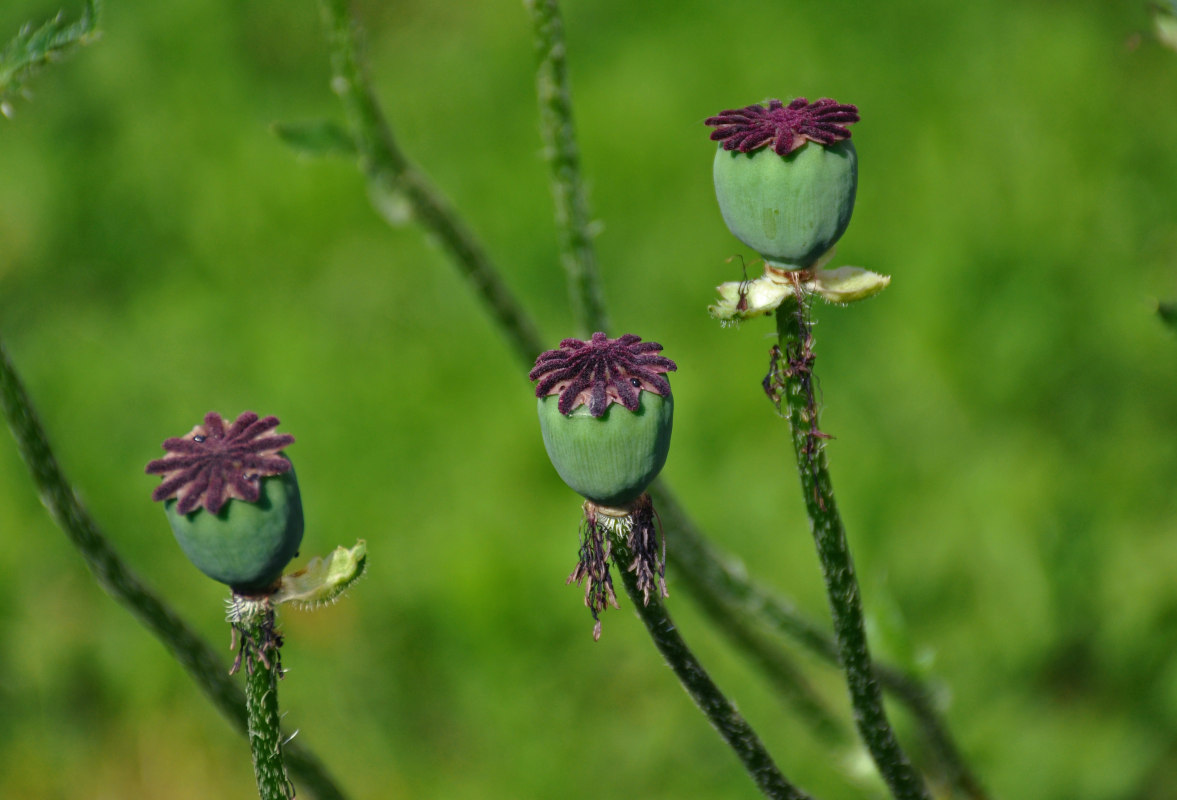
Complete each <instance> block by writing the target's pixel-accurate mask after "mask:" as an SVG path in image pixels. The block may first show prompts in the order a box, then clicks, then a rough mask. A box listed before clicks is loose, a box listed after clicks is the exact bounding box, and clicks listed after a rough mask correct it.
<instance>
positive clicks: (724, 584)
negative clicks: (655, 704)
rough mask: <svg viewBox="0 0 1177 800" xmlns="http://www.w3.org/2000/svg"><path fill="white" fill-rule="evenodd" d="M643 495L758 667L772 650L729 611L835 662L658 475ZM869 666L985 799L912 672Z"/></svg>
mask: <svg viewBox="0 0 1177 800" xmlns="http://www.w3.org/2000/svg"><path fill="white" fill-rule="evenodd" d="M650 496H651V497H653V498H654V504H655V505H656V506H657V507H658V514H659V516H660V518H661V519H662V525H663V529H664V530H665V532H666V539H667V545H666V555H667V560H668V561H669V562H670V566H671V567H672V568H674V569H675V571H676V572H677V574H678V575H679V577H680V579H681V580H682V581H683V582H684V584H685V588H686V589H687V591H688V592H689V593H690V594H691V595H692V596H694V597H695V599H696V602H698V604H699V606H700V608H701V609H702V610H703V612H704V613H706V614H707V615H708V616H710V617H711V619H712V620H713V621H714V622H715V625H716V627H717V628H718V629H719V630H720V631H721V632H723V633H724V634H726V635H728V636H729V638H731V639H732V640H733V641H734V642H735V643H736V644H737V645H738V646H741V647H742V648H743V649H744V650H745V652H746V653H747V654H748V656H749V658H751V659H752V660H753V661H754V662H756V663H759V664H761V665H762V666H764V668H765V669H766V670H771V669H772V667H771V665H772V663H773V659H772V656H771V654H770V653H768V652H766V650H765V648H767V647H769V645H768V643H766V642H763V641H757V640H751V641H750V642H741V641H740V640H739V639H738V638H737V637H736V636H735V635H734V633H733V632H732V631H731V630H730V629H729V626H730V624H731V620H733V619H736V620H741V619H743V620H752V619H759V620H762V621H763V622H764V623H765V624H767V625H769V626H770V627H772V628H773V629H774V630H776V631H777V632H778V633H780V634H781V635H783V636H785V637H786V638H788V639H791V640H793V641H795V642H796V643H798V644H799V645H801V646H802V647H803V648H805V649H806V650H808V651H809V652H811V653H813V654H814V655H816V656H818V657H819V658H821V659H822V660H824V661H826V662H828V663H830V664H832V665H833V666H839V656H838V644H837V642H835V641H834V637H833V636H831V635H830V634H829V633H827V632H826V631H825V630H823V629H822V627H821V626H820V625H819V624H818V623H817V622H815V621H813V620H811V619H808V618H807V617H806V616H805V615H804V614H802V613H801V612H800V611H799V610H798V609H797V608H796V607H795V606H794V605H793V604H792V603H790V602H789V601H788V600H787V599H785V598H784V597H781V596H780V595H778V594H776V593H774V592H772V591H770V590H769V589H767V588H766V587H764V586H762V585H760V584H759V583H757V582H756V581H754V580H752V579H751V578H749V577H748V571H747V568H746V567H745V566H744V564H743V562H741V561H740V560H739V559H738V558H736V557H734V556H731V555H729V554H728V553H725V552H723V551H722V550H720V549H719V548H717V547H715V546H714V545H713V544H711V542H709V541H708V539H707V537H706V536H704V535H703V533H702V532H701V531H699V530H698V529H697V528H696V527H695V524H694V522H693V521H692V520H691V519H690V517H688V516H687V514H686V512H685V511H684V510H683V508H682V506H681V505H680V504H679V502H678V500H677V499H676V498H675V496H674V493H673V492H671V491H670V488H669V487H668V486H666V484H665V482H664V481H662V480H661V479H659V480H657V481H655V482H654V485H653V486H651V487H650ZM874 669H875V678H876V679H877V680H878V682H879V685H880V686H881V687H882V688H883V689H884V690H886V691H887V692H888V693H890V694H891V695H892V696H893V697H894V698H895V699H896V700H898V701H899V702H900V703H902V704H903V705H904V706H906V707H907V709H908V711H909V712H910V713H911V715H912V717H913V718H914V720H915V722H916V725H917V727H918V729H919V730H920V733H921V734H922V735H923V737H924V740H925V742H926V743H927V745H928V747H929V749H930V753H931V755H932V762H933V765H934V767H935V769H936V771H937V773H938V774H940V775H941V776H942V777H943V780H944V782H945V783H946V784H947V785H949V786H951V787H953V790H954V791H955V792H956V794H957V795H958V796H960V797H967V798H970V800H988V794H987V793H986V791H985V789H984V787H982V786H981V783H980V781H979V780H978V779H977V777H976V776H975V775H974V774H973V772H972V770H971V769H969V766H968V764H967V763H966V762H965V759H964V756H963V755H961V752H960V749H959V748H958V747H957V745H956V742H955V741H954V740H953V738H952V733H951V732H950V731H949V730H948V726H947V724H946V723H945V722H944V720H943V719H942V718H941V716H940V713H939V712H938V711H937V710H936V702H935V700H934V698H933V696H932V692H931V691H930V690H929V689H928V688H927V687H926V686H924V684H923V683H922V682H921V681H920V679H919V678H917V677H916V676H914V675H910V674H908V673H907V672H905V671H903V670H902V669H900V668H899V667H896V666H892V665H890V664H884V663H875V664H874ZM766 674H767V675H768V676H769V678H770V680H774V681H775V680H777V679H778V676H775V675H774V674H773V673H772V672H771V671H767V672H766Z"/></svg>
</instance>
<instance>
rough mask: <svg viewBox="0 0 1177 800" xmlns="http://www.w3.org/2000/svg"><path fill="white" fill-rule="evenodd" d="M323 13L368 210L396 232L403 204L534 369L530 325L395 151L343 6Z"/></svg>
mask: <svg viewBox="0 0 1177 800" xmlns="http://www.w3.org/2000/svg"><path fill="white" fill-rule="evenodd" d="M321 6H322V11H323V18H324V22H325V24H326V27H327V36H328V39H329V44H330V47H331V68H332V72H333V74H332V79H331V86H332V88H333V89H334V90H335V92H336V94H338V95H339V99H340V100H341V101H342V102H343V107H344V110H345V112H346V113H347V117H348V123H349V125H350V126H351V133H352V136H353V137H354V138H355V143H356V147H357V149H358V150H359V154H360V169H361V170H362V171H363V173H364V175H365V176H366V177H367V179H368V187H369V193H370V194H371V196H372V198H373V206H374V207H375V208H376V210H377V211H378V212H380V213H381V214H383V215H384V216H385V219H386V220H387V221H388V222H389V223H390V224H394V225H395V224H397V223H398V222H399V220H397V219H395V218H393V217H391V216H389V214H388V208H389V207H390V205H393V204H394V200H395V199H396V198H403V200H404V201H405V202H406V203H407V204H408V206H409V208H410V209H412V213H413V215H414V217H415V218H416V220H417V222H418V223H420V225H421V226H422V227H423V228H425V229H426V230H428V231H429V232H430V233H432V234H433V235H434V236H436V237H437V240H438V242H440V243H441V246H442V248H443V249H444V250H445V251H446V252H447V253H448V254H449V256H450V260H451V261H452V262H453V264H454V266H456V267H457V268H458V269H459V270H460V271H461V272H462V274H463V276H464V277H465V278H466V279H467V280H468V281H469V282H470V284H471V285H472V286H473V287H474V291H475V292H476V293H477V294H478V295H479V296H480V297H481V298H482V300H483V302H484V303H485V304H486V306H487V308H488V309H489V310H490V312H491V314H492V315H493V317H494V319H495V321H496V322H497V323H498V324H499V329H500V330H501V331H502V332H503V335H504V336H505V337H506V338H507V340H508V342H509V343H510V345H511V347H512V348H513V349H514V350H515V354H516V356H518V357H519V359H520V360H521V361H522V362H523V363H525V364H527V363H530V362H532V361H533V360H534V359H535V355H536V353H539V352H540V351H542V350H543V349H544V347H543V343H542V341H541V339H540V336H539V333H538V332H537V331H536V328H535V325H534V324H533V323H532V322H531V320H530V319H529V318H528V317H527V314H526V313H525V312H524V311H523V309H522V308H521V307H520V306H519V303H518V301H517V300H516V299H515V297H514V295H512V294H511V291H510V290H509V289H508V288H507V285H506V283H505V282H504V281H503V280H502V278H501V276H500V273H499V271H498V270H496V269H495V268H494V266H493V265H492V264H491V262H490V259H489V258H488V257H487V255H486V251H485V250H484V249H483V247H482V245H481V244H480V243H479V241H478V240H477V238H475V236H474V234H473V233H472V232H471V231H470V229H469V228H468V227H467V226H466V225H465V223H464V222H463V221H462V220H461V218H460V217H458V215H457V214H455V213H454V212H453V210H452V209H451V208H450V206H449V203H448V202H446V200H445V198H444V197H442V195H441V193H440V192H439V191H438V190H437V189H436V188H434V186H433V185H432V184H431V183H430V182H429V180H428V179H427V178H426V177H425V174H424V173H422V172H421V171H420V170H419V169H417V167H416V166H415V165H414V164H413V163H412V162H411V161H409V159H408V158H407V157H406V156H405V154H404V153H403V152H401V149H400V147H399V146H397V143H396V140H395V139H394V138H393V136H392V131H391V129H390V128H389V126H388V123H387V122H386V121H385V119H384V115H383V114H382V113H381V111H380V107H379V106H378V105H377V103H376V98H375V97H373V95H372V92H371V88H370V87H369V84H368V81H367V79H366V78H365V76H364V75H363V71H362V67H361V64H360V55H359V46H358V44H357V43H356V34H355V31H354V29H353V24H352V19H351V16H350V14H349V13H348V9H347V0H322V2H321Z"/></svg>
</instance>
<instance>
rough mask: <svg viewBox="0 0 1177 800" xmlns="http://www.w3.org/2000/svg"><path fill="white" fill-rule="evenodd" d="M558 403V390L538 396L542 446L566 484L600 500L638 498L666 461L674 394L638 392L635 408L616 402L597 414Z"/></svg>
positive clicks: (618, 503) (616, 502)
mask: <svg viewBox="0 0 1177 800" xmlns="http://www.w3.org/2000/svg"><path fill="white" fill-rule="evenodd" d="M559 406H560V402H559V397H558V396H556V395H548V396H547V397H541V398H539V427H540V432H541V433H542V434H543V439H544V448H545V449H546V450H547V451H548V458H549V459H551V462H552V466H553V467H555V468H556V472H557V473H558V474H559V475H560V478H561V479H562V480H563V481H564V483H566V484H568V487H569V488H570V489H572V491H574V492H576V493H577V494H579V495H580V496H581V497H584V498H585V499H587V500H592V501H593V502H594V503H596V504H598V505H603V506H609V507H612V508H619V507H624V506H626V505H628V504H630V503H632V502H633V501H634V500H636V499H638V498H639V497H640V496H641V495H642V493H643V492H645V491H646V487H647V486H649V485H650V482H651V481H653V480H654V478H656V477H657V476H658V473H659V472H661V471H662V467H663V465H665V464H666V455H667V453H669V452H670V433H671V428H672V426H673V424H674V398H673V397H672V396H671V395H670V394H667V395H666V396H665V397H662V396H661V395H657V394H653V393H651V392H641V393H640V397H639V400H638V408H637V410H636V411H629V410H627V409H626V408H625V407H624V406H621V405H616V404H614V405H610V406H609V407H608V408H607V409H605V412H604V413H603V414H602V415H601V416H599V417H594V416H593V415H592V414H591V413H590V412H589V408H588V406H587V405H580V406H577V407H576V408H574V409H573V410H572V412H571V413H569V414H561V413H560V408H559Z"/></svg>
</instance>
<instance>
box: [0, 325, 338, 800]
mask: <svg viewBox="0 0 1177 800" xmlns="http://www.w3.org/2000/svg"><path fill="white" fill-rule="evenodd" d="M0 407H2V408H3V411H4V416H5V418H6V419H7V421H8V425H9V428H10V429H11V430H12V435H13V437H15V439H16V443H17V447H18V448H19V450H20V453H21V456H22V457H23V458H24V461H25V464H26V465H27V466H28V468H29V472H30V473H31V474H32V476H33V481H34V483H36V486H37V491H38V493H39V494H40V495H41V500H42V502H43V503H44V504H45V507H46V508H48V509H49V513H50V514H52V515H53V518H54V519H55V520H56V521H57V524H58V525H59V526H60V527H61V529H62V531H64V533H65V535H66V537H67V538H68V539H69V540H70V543H71V544H73V546H74V547H76V548H77V549H78V552H79V553H80V554H81V556H82V558H83V559H84V560H85V562H86V566H87V567H89V568H90V572H91V573H92V574H93V575H94V579H95V580H97V581H98V585H99V586H101V587H102V588H103V589H104V590H105V591H106V593H107V594H109V595H110V596H111V597H113V598H114V599H115V600H117V601H118V602H119V603H121V604H122V605H123V606H125V607H126V608H127V610H129V611H130V612H131V613H132V614H133V615H134V616H135V617H136V618H137V619H138V620H139V622H140V623H142V624H143V626H144V627H146V628H147V629H148V630H149V631H151V633H152V634H153V635H154V636H155V637H156V638H157V639H159V640H160V642H162V643H163V645H164V647H166V648H167V649H168V652H170V653H171V654H172V656H173V657H174V658H175V659H176V660H177V661H179V662H180V664H181V665H182V666H183V667H184V669H185V670H187V671H188V674H189V676H191V678H192V680H193V681H195V683H196V685H197V686H198V687H200V689H201V690H202V691H203V692H204V694H205V695H206V696H207V697H208V699H209V700H210V701H211V702H212V704H213V705H214V706H215V707H216V708H217V709H218V710H219V711H220V712H221V713H222V714H223V715H224V716H225V717H226V718H227V719H228V720H229V721H230V722H231V723H232V725H233V727H234V728H236V729H237V730H238V731H239V732H241V733H245V732H246V731H247V724H246V709H245V697H244V696H243V695H242V693H241V690H240V689H239V688H238V687H237V685H236V684H235V683H234V682H233V681H232V680H231V679H230V678H229V675H228V670H227V669H226V668H225V664H224V663H223V662H222V661H221V659H220V658H219V657H218V656H217V654H216V653H215V652H214V651H213V650H212V648H211V647H209V645H208V644H207V643H205V641H204V640H203V639H201V638H200V637H199V636H198V635H197V634H196V633H195V632H194V631H193V630H192V628H191V627H189V626H188V624H187V623H185V622H184V620H182V619H181V618H180V617H179V615H177V614H176V612H175V611H173V610H172V609H171V608H170V607H168V606H166V605H164V603H163V601H161V600H160V599H159V598H158V597H156V596H155V595H154V594H153V593H152V592H151V591H150V590H149V589H148V588H147V587H146V586H145V585H144V584H143V582H142V580H140V579H139V577H138V576H137V575H135V574H134V572H132V571H131V569H130V568H129V567H128V566H127V565H126V564H125V563H124V562H123V560H122V558H121V557H120V556H119V555H118V553H116V552H115V550H114V548H113V547H111V545H110V543H109V542H108V541H107V539H106V537H105V536H104V535H103V533H102V531H101V529H99V527H98V525H97V523H95V522H94V519H93V518H92V517H91V516H90V513H89V512H88V511H87V510H86V508H85V507H84V506H83V505H82V503H81V501H79V500H78V497H77V495H76V494H75V492H74V490H73V487H71V486H70V484H69V481H68V480H66V477H65V475H64V474H63V473H62V471H61V467H60V466H59V465H58V463H57V459H56V458H55V457H54V455H53V451H52V449H51V448H50V446H49V439H48V437H47V436H46V435H45V430H44V428H43V427H42V426H41V423H40V421H39V420H38V419H37V415H36V412H34V410H33V406H32V404H31V402H30V401H29V397H28V395H27V394H26V392H25V390H24V386H22V385H21V382H20V378H19V377H18V376H17V374H16V369H15V368H14V367H13V365H12V362H11V361H10V360H9V358H8V354H7V353H6V352H5V349H4V344H3V342H0ZM286 760H287V763H288V764H289V765H290V770H291V772H293V773H294V775H295V777H297V778H298V779H299V781H301V782H302V784H303V785H304V786H305V787H306V788H307V790H308V791H309V793H310V794H311V795H313V796H315V797H318V798H321V800H345V795H344V794H343V791H342V790H341V789H340V788H339V787H338V786H337V785H336V784H335V782H334V780H333V779H332V778H331V776H330V775H328V774H327V771H326V768H325V767H324V766H323V764H322V762H321V761H319V759H318V757H317V756H316V755H314V754H313V753H311V752H310V751H309V750H307V749H305V748H303V747H296V746H294V745H293V744H292V745H291V746H290V747H288V748H287V750H286Z"/></svg>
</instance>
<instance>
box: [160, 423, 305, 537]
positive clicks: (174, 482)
mask: <svg viewBox="0 0 1177 800" xmlns="http://www.w3.org/2000/svg"><path fill="white" fill-rule="evenodd" d="M276 427H278V418H277V417H273V416H271V417H266V418H265V419H258V416H257V414H255V413H253V412H252V411H246V412H245V413H243V414H242V415H241V416H239V417H238V418H237V420H236V421H235V422H234V423H233V424H232V425H230V426H229V427H228V429H226V428H225V421H224V420H223V419H221V415H220V414H218V413H217V412H215V411H210V412H208V413H207V414H205V415H204V423H203V424H201V425H197V426H196V427H195V428H193V429H192V430H191V431H189V433H188V435H187V436H183V437H177V438H172V439H168V440H167V441H166V442H164V443H163V449H164V450H167V451H168V454H167V455H166V456H164V457H163V458H158V459H156V460H155V461H152V462H151V463H150V464H148V465H147V473H148V474H149V475H162V476H163V483H161V484H160V485H159V486H157V487H155V491H154V492H152V493H151V499H152V500H168V499H170V498H173V497H176V498H179V504H178V505H177V506H176V511H177V513H180V514H187V513H189V512H190V511H193V510H195V509H196V508H198V507H199V506H202V505H203V506H204V507H205V508H206V509H208V511H209V513H211V514H216V513H218V512H219V511H220V510H221V506H223V505H225V503H226V502H228V501H229V499H230V498H234V497H235V498H237V499H239V500H245V501H246V502H249V503H255V502H257V499H258V497H259V496H260V491H259V484H260V483H261V479H262V478H263V477H266V476H268V475H278V474H280V473H283V472H286V471H287V470H289V469H290V462H289V461H287V460H286V459H285V458H283V457H282V456H280V455H278V451H280V450H281V449H282V448H284V447H289V446H290V445H291V444H293V443H294V437H293V436H291V435H290V434H288V433H281V434H274V435H269V436H267V435H265V434H267V433H269V431H272V430H273V429H274V428H276Z"/></svg>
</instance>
